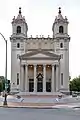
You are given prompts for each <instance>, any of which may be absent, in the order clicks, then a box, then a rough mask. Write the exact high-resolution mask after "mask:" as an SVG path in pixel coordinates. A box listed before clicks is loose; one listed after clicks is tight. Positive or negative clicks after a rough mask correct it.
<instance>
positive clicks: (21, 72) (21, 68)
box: [20, 65, 24, 91]
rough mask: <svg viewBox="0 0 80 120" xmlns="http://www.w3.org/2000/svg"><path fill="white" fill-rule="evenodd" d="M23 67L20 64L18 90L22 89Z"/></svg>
mask: <svg viewBox="0 0 80 120" xmlns="http://www.w3.org/2000/svg"><path fill="white" fill-rule="evenodd" d="M23 76H24V69H23V65H21V66H20V90H21V91H23V80H24V77H23Z"/></svg>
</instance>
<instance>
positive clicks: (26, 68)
mask: <svg viewBox="0 0 80 120" xmlns="http://www.w3.org/2000/svg"><path fill="white" fill-rule="evenodd" d="M28 84H29V82H28V65H25V91H26V92H28V91H29V89H28V88H29V87H28V86H29V85H28Z"/></svg>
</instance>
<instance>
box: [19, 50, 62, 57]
mask: <svg viewBox="0 0 80 120" xmlns="http://www.w3.org/2000/svg"><path fill="white" fill-rule="evenodd" d="M38 58H39V59H46V58H47V59H60V55H57V54H55V53H51V52H49V51H42V50H41V51H31V52H28V53H25V54H23V55H21V56H20V59H38Z"/></svg>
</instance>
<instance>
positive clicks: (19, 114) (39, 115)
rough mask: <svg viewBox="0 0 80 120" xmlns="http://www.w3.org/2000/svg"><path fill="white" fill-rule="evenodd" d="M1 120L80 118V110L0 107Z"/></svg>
mask: <svg viewBox="0 0 80 120" xmlns="http://www.w3.org/2000/svg"><path fill="white" fill-rule="evenodd" d="M0 120H80V111H74V110H70V109H69V110H66V109H31V108H30V109H29V108H0Z"/></svg>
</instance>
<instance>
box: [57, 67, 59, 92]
mask: <svg viewBox="0 0 80 120" xmlns="http://www.w3.org/2000/svg"><path fill="white" fill-rule="evenodd" d="M58 90H59V66H58V65H56V92H57V91H58Z"/></svg>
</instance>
